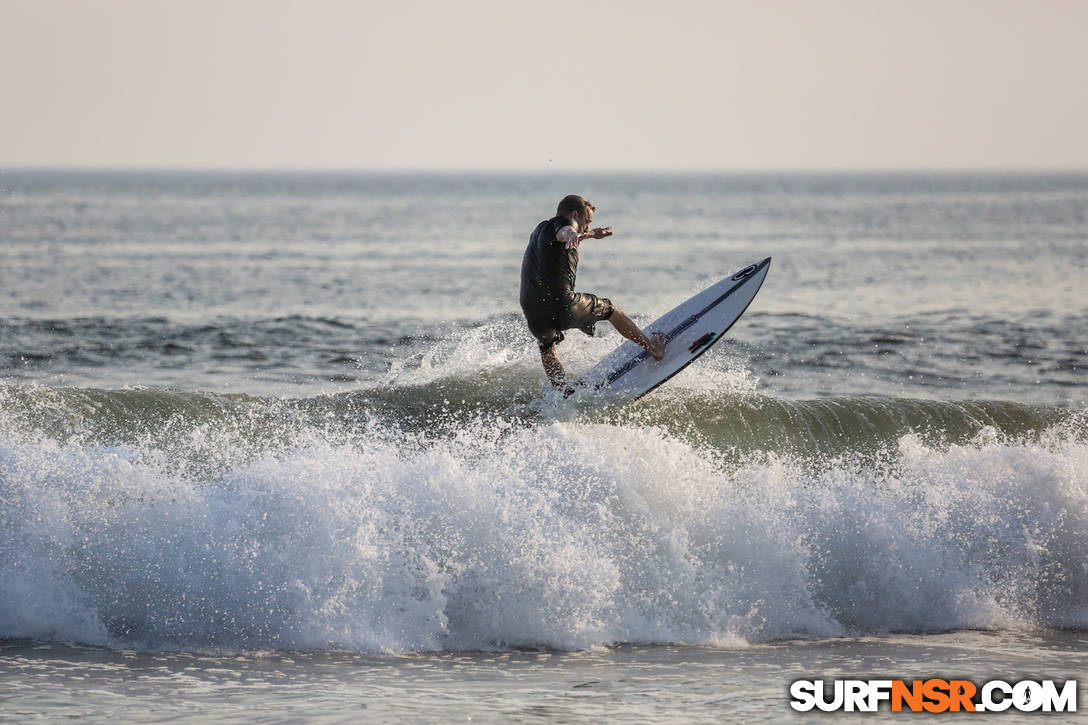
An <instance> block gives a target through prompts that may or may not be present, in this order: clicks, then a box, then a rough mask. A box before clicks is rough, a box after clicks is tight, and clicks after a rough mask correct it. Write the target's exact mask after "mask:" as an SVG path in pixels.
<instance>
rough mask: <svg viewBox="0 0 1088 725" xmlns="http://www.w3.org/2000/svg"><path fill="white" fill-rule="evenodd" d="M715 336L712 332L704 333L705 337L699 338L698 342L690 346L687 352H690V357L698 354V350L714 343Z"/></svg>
mask: <svg viewBox="0 0 1088 725" xmlns="http://www.w3.org/2000/svg"><path fill="white" fill-rule="evenodd" d="M715 334H716V333H713V332H708V333H706V334H705V335H703V336H702V337H700V338H699V339H698V340H696V341H695V342H693V343H691V346H690V347H689V348H688V352H690V353H691V354H692V355H694V354H695V353H697V352H699V350H701V349H703V348H704V347H706V346H707V345H709V344H710V343H712V342H713V341H714V337H715Z"/></svg>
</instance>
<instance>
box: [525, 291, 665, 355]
mask: <svg viewBox="0 0 1088 725" xmlns="http://www.w3.org/2000/svg"><path fill="white" fill-rule="evenodd" d="M608 321H609V322H611V323H612V326H613V327H615V328H616V330H618V331H619V333H620V334H621V335H623V336H624V337H626V338H627V339H628V340H630V341H631V342H633V343H635V344H636V345H638V346H639V347H641V348H643V349H644V350H646V352H648V353H650V355H651V357H653V359H654V360H660V359H661V358H663V357H665V336H664V335H663V334H661V333H660V332H655V333H653V334H652V335H647V334H646V333H645V332H643V331H642V330H641V329H640V328H639V326H638V325H636V324H635V321H634V320H632V319H631V318H630V317H628V316H627V315H626V314H625V313H624V312H623V310H621V309H620V308H619V307H615V306H613V308H612V316H611V317H609V318H608ZM556 362H557V363H558V362H559V361H558V360H556ZM544 367H545V368H547V367H548V364H547V363H544Z"/></svg>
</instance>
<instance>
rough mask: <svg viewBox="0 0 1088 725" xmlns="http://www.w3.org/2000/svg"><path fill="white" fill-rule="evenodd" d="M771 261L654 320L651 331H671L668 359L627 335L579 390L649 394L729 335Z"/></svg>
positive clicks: (631, 395)
mask: <svg viewBox="0 0 1088 725" xmlns="http://www.w3.org/2000/svg"><path fill="white" fill-rule="evenodd" d="M770 266H771V258H770V257H767V258H766V259H764V260H763V261H762V262H758V263H756V264H750V265H748V266H747V267H745V268H744V269H741V270H739V271H737V272H735V273H734V274H731V275H730V276H728V277H726V278H725V279H723V280H721V281H720V282H717V283H715V284H713V285H711V286H710V287H707V288H706V289H705V290H703V291H702V292H700V293H699V294H697V295H695V296H694V297H692V298H691V299H689V300H688V301H686V302H684V303H683V304H680V305H678V306H676V307H674V308H673V309H672V310H670V311H669V312H666V313H665V314H664V315H662V316H661V317H659V318H658V319H656V320H654V322H653V323H651V324H650V325H649V326H648V327H646V328H645V331H646V333H647V334H649V333H652V332H656V331H661V332H663V333H665V341H666V342H665V357H664V359H662V360H654V359H653V358H652V357H651V356H650V353H648V352H646V351H645V350H643V349H642V348H641V347H639V346H638V345H636V344H635V343H633V342H631V341H629V340H625V341H624V342H623V344H622V345H620V346H619V347H618V348H616V349H615V350H613V351H612V352H611V353H609V354H608V355H607V356H606V357H605V358H604V359H603V360H601V362H599V363H597V365H595V366H594V367H593V369H591V370H590V371H589V372H588V373H586V374H585V376H583V377H582V379H581V380H579V381H578V383H576V385H575V391H576V392H575V396H578V395H579V394H584V393H585V392H586V390H596V391H600V392H602V393H606V394H607V395H609V397H611V396H613V395H614V396H617V397H620V398H627V399H630V400H637V399H638V398H641V397H642V396H643V395H646V393H649V392H650V391H651V390H653V389H654V388H656V387H657V386H659V385H661V384H662V383H664V382H665V381H666V380H668V379H669V378H671V377H672V376H673V375H676V374H677V373H678V372H680V371H681V370H683V369H684V368H686V367H687V366H688V365H691V363H693V362H694V361H695V360H696V358H698V357H699V356H700V355H702V354H703V353H705V352H706V351H707V350H709V349H710V348H711V347H713V346H714V343H716V342H717V341H718V340H720V339H721V338H722V337H723V336H724V335H725V333H726V331H727V330H729V328H730V327H732V326H733V323H734V322H736V321H737V319H738V318H740V316H741V315H743V314H744V311H745V310H746V309H748V305H749V304H751V302H752V298H754V297H755V296H756V292H759V288H760V286H761V285H762V284H763V280H764V278H765V277H766V276H767V270H769V269H770Z"/></svg>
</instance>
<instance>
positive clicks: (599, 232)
mask: <svg viewBox="0 0 1088 725" xmlns="http://www.w3.org/2000/svg"><path fill="white" fill-rule="evenodd" d="M586 236H587V237H593V238H594V239H604V238H605V237H610V236H612V227H597V228H596V229H590V230H589V231H588V232H586Z"/></svg>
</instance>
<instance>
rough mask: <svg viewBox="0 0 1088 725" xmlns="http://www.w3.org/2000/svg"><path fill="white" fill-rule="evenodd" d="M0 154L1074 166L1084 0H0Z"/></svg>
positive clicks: (39, 157)
mask: <svg viewBox="0 0 1088 725" xmlns="http://www.w3.org/2000/svg"><path fill="white" fill-rule="evenodd" d="M0 79H2V89H3V96H2V98H3V100H2V104H3V105H2V110H0V166H8V167H11V166H26V165H50V166H56V165H78V166H88V165H93V166H100V165H104V166H183V167H241V168H252V167H260V168H264V167H279V168H284V167H308V168H323V167H335V168H390V167H409V168H488V169H490V168H516V169H527V170H546V169H548V168H567V169H593V168H713V169H752V168H886V167H905V168H916V167H926V168H943V167H988V168H992V167H1044V168H1069V167H1074V168H1088V140H1086V138H1085V135H1086V132H1088V0H1085V1H1078V0H1066V1H1064V2H1059V1H1054V0H1024V1H1022V2H1013V1H1010V0H973V1H970V2H968V1H964V0H936V1H930V0H909V1H906V2H901V1H898V0H896V1H892V0H888V1H882V0H825V1H817V0H811V1H810V0H790V1H786V0H750V1H748V2H731V1H724V0H718V1H709V0H708V1H707V2H694V1H690V0H652V1H643V0H630V1H628V2H622V1H620V0H614V1H612V2H595V1H594V0H577V1H575V2H568V1H567V0H553V1H549V2H526V1H524V0H421V1H419V2H413V1H411V0H397V1H396V2H371V1H362V0H360V1H359V2H350V1H348V0H342V1H340V2H324V1H315V0H305V1H303V0H259V1H258V0H215V1H210V0H173V1H170V2H168V1H166V0H161V1H160V0H71V1H58V0H0Z"/></svg>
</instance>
